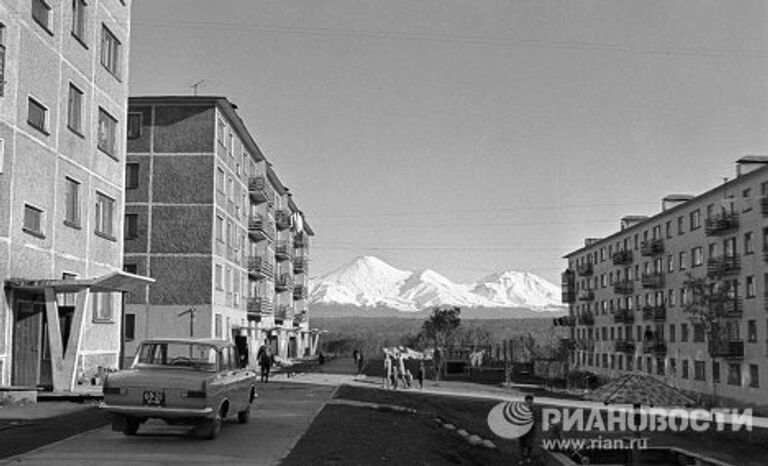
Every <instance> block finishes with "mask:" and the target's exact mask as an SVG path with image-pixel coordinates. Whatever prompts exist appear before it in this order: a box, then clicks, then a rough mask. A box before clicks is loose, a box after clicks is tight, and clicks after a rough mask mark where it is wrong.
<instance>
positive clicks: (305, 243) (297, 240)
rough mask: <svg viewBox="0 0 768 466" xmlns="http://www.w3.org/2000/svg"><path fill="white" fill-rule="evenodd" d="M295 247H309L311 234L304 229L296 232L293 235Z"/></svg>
mask: <svg viewBox="0 0 768 466" xmlns="http://www.w3.org/2000/svg"><path fill="white" fill-rule="evenodd" d="M293 247H294V248H296V249H301V248H306V247H309V235H308V234H306V233H305V232H303V231H302V232H299V233H296V236H294V237H293Z"/></svg>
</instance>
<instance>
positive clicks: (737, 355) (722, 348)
mask: <svg viewBox="0 0 768 466" xmlns="http://www.w3.org/2000/svg"><path fill="white" fill-rule="evenodd" d="M709 355H710V356H712V357H713V358H729V359H742V358H744V342H743V341H741V340H715V341H710V342H709Z"/></svg>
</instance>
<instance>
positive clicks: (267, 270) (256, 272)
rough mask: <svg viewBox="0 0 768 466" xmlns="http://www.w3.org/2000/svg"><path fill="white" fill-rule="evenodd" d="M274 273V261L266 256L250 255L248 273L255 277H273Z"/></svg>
mask: <svg viewBox="0 0 768 466" xmlns="http://www.w3.org/2000/svg"><path fill="white" fill-rule="evenodd" d="M273 273H274V268H273V267H272V262H271V261H269V260H267V259H266V258H264V257H260V256H250V257H248V274H249V275H251V276H252V277H254V278H266V277H271V276H272V274H273Z"/></svg>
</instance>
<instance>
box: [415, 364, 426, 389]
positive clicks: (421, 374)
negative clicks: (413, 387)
mask: <svg viewBox="0 0 768 466" xmlns="http://www.w3.org/2000/svg"><path fill="white" fill-rule="evenodd" d="M416 380H418V381H419V390H421V389H422V388H424V361H419V370H418V372H416Z"/></svg>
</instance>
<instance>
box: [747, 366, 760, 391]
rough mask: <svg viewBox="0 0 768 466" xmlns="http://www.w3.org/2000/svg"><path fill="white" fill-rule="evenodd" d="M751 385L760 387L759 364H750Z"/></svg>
mask: <svg viewBox="0 0 768 466" xmlns="http://www.w3.org/2000/svg"><path fill="white" fill-rule="evenodd" d="M749 386H750V387H752V388H758V387H760V369H759V368H758V366H757V364H750V365H749Z"/></svg>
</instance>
